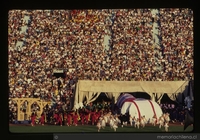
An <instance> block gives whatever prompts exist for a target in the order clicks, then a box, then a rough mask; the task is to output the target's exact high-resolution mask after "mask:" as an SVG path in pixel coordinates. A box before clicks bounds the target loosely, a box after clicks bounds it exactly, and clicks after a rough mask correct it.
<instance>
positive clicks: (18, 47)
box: [15, 15, 30, 50]
mask: <svg viewBox="0 0 200 140" xmlns="http://www.w3.org/2000/svg"><path fill="white" fill-rule="evenodd" d="M23 22H26V23H27V24H28V22H30V16H29V15H25V16H24V18H23ZM27 29H28V26H27V25H24V26H22V27H21V31H20V34H25V35H26V31H27ZM22 40H24V41H25V37H24V38H22ZM23 45H24V42H23V41H17V43H16V46H15V47H16V49H17V50H20V48H21V47H22V46H23Z"/></svg>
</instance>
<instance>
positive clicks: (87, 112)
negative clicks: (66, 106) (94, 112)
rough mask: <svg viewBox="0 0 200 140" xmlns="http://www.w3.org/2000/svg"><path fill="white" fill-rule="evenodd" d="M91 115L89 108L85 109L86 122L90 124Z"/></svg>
mask: <svg viewBox="0 0 200 140" xmlns="http://www.w3.org/2000/svg"><path fill="white" fill-rule="evenodd" d="M89 116H90V112H89V111H88V110H85V123H86V124H88V122H89Z"/></svg>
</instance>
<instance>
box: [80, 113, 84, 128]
mask: <svg viewBox="0 0 200 140" xmlns="http://www.w3.org/2000/svg"><path fill="white" fill-rule="evenodd" d="M80 113H81V114H80V117H81V124H82V125H84V124H85V112H83V111H81V112H80Z"/></svg>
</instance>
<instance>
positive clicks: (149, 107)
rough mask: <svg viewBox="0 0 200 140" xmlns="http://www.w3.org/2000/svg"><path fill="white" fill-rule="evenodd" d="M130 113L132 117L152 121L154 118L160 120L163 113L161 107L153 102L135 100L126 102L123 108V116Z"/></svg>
mask: <svg viewBox="0 0 200 140" xmlns="http://www.w3.org/2000/svg"><path fill="white" fill-rule="evenodd" d="M125 113H129V114H130V116H131V117H135V118H139V119H140V118H141V117H142V116H145V118H146V119H147V120H151V119H152V118H153V116H155V117H156V118H159V117H160V116H161V115H162V114H163V112H162V109H161V108H160V106H159V105H158V104H157V103H156V102H154V101H151V100H146V99H142V100H141V99H135V100H133V101H131V102H130V101H128V102H125V103H124V104H123V105H122V108H121V114H125Z"/></svg>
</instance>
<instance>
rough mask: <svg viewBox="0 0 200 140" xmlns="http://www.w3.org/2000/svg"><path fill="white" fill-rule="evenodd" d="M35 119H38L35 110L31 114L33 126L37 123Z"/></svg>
mask: <svg viewBox="0 0 200 140" xmlns="http://www.w3.org/2000/svg"><path fill="white" fill-rule="evenodd" d="M35 119H36V115H35V113H34V112H33V113H32V114H31V125H32V126H34V125H35Z"/></svg>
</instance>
